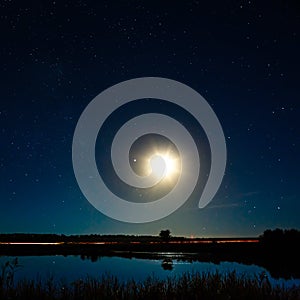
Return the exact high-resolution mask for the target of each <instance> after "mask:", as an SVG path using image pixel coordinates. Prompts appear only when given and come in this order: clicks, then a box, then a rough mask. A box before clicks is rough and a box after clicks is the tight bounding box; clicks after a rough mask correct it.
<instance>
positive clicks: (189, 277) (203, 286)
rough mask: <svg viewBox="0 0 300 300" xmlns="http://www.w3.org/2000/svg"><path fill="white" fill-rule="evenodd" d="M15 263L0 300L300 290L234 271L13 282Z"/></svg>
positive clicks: (299, 293) (295, 295) (235, 295)
mask: <svg viewBox="0 0 300 300" xmlns="http://www.w3.org/2000/svg"><path fill="white" fill-rule="evenodd" d="M17 268H19V265H18V262H17V261H15V262H13V263H6V264H5V265H4V266H2V270H1V273H0V299H1V300H6V299H19V300H22V299H26V300H27V299H39V300H50V299H51V300H52V299H55V300H67V299H76V300H94V299H118V300H119V299H132V300H134V299H155V300H159V299H172V300H173V299H202V300H203V299H216V300H223V299H224V300H225V299H226V300H229V299H230V300H234V299H238V300H240V299H244V300H248V299H249V300H250V299H251V300H253V299H255V300H260V299H261V300H268V299H272V300H273V299H274V300H275V299H276V300H281V299H282V300H299V299H300V287H299V286H294V287H290V288H286V287H283V286H275V287H274V286H272V285H271V284H270V282H269V279H268V277H267V276H266V274H265V273H261V274H259V275H257V276H256V277H249V276H247V275H246V274H244V275H238V274H237V273H236V272H229V273H225V274H223V273H222V274H221V273H219V272H214V273H209V272H203V273H199V272H193V273H183V274H181V275H180V276H173V277H172V276H171V277H168V278H167V279H164V280H163V279H159V278H156V277H155V276H149V277H148V278H147V279H146V280H144V281H136V280H129V281H120V280H119V279H118V278H117V277H115V276H111V275H109V274H106V275H103V276H102V277H100V278H92V277H86V278H85V279H84V280H82V279H79V280H76V281H74V282H72V283H65V282H62V281H58V280H56V279H55V278H53V277H49V278H48V279H47V280H42V279H41V278H38V279H36V280H28V279H23V280H20V281H17V282H14V273H15V271H16V269H17Z"/></svg>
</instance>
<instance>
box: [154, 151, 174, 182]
mask: <svg viewBox="0 0 300 300" xmlns="http://www.w3.org/2000/svg"><path fill="white" fill-rule="evenodd" d="M149 165H150V172H151V173H152V175H154V176H156V177H157V178H161V179H171V178H172V176H173V175H175V174H176V173H177V172H179V163H178V158H175V157H172V156H170V155H169V154H167V153H166V154H162V153H155V154H154V155H152V156H151V157H150V159H149Z"/></svg>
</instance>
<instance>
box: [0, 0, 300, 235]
mask: <svg viewBox="0 0 300 300" xmlns="http://www.w3.org/2000/svg"><path fill="white" fill-rule="evenodd" d="M0 36H1V45H0V62H1V63H0V70H1V71H0V79H1V80H0V86H1V96H0V124H1V127H0V207H1V209H0V232H3V233H10V232H37V233H63V234H90V233H99V234H107V233H125V234H157V233H158V232H159V231H160V230H161V229H164V228H169V229H170V230H171V232H172V233H173V234H175V235H186V236H191V235H193V236H213V237H214V236H256V235H259V234H261V233H262V232H263V231H264V230H265V229H268V228H276V227H281V228H296V229H300V219H299V213H300V201H299V200H300V190H299V167H300V164H299V162H300V158H299V152H300V134H299V133H300V123H299V117H300V115H299V106H300V105H299V101H300V98H299V95H300V87H299V67H300V64H299V62H300V61H299V53H300V6H299V3H297V1H292V0H290V1H289V0H281V1H279V0H273V1H228V0H225V1H153V0H152V1H77V0H75V1H43V2H40V1H39V2H38V1H1V4H0ZM147 76H154V77H165V78H170V79H173V80H177V81H180V82H182V83H185V84H187V85H188V86H190V87H191V88H193V89H195V90H196V91H197V92H199V93H200V94H201V95H202V96H203V97H204V98H205V99H206V100H207V102H208V103H209V104H210V105H211V107H212V108H213V110H214V111H215V113H216V115H217V116H218V119H219V121H220V123H221V124H222V128H223V131H224V135H225V138H226V143H227V151H228V157H227V167H226V173H225V176H224V179H223V183H222V185H221V187H220V189H219V191H218V193H217V194H216V196H215V198H214V199H213V201H212V202H211V203H210V204H209V205H208V206H207V207H205V208H204V209H198V208H197V207H196V206H195V205H184V206H183V207H182V208H181V209H179V210H177V211H176V212H174V213H173V214H171V215H170V216H168V217H166V218H164V219H161V220H159V221H156V222H152V223H146V224H130V223H123V222H119V221H116V220H113V219H111V218H109V217H107V216H105V215H104V214H102V213H100V212H99V211H98V210H96V209H95V208H94V207H93V206H92V205H91V204H90V203H89V202H88V201H87V200H86V198H85V197H84V196H83V194H82V193H81V191H80V189H79V187H78V185H77V182H76V179H75V176H74V172H73V167H72V139H73V134H74V130H75V126H76V124H77V121H78V119H79V117H80V115H81V113H82V111H83V110H84V108H85V107H86V106H87V105H88V103H89V102H90V101H91V100H92V99H93V98H94V97H95V96H97V95H98V94H99V93H100V92H101V91H103V90H104V89H106V88H108V87H110V86H112V85H114V84H116V83H119V82H121V81H124V80H128V79H132V78H137V77H147ZM99 159H100V160H101V157H100V158H99Z"/></svg>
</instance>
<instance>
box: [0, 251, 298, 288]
mask: <svg viewBox="0 0 300 300" xmlns="http://www.w3.org/2000/svg"><path fill="white" fill-rule="evenodd" d="M12 259H13V257H5V256H2V257H0V266H2V265H3V264H4V263H5V262H6V261H8V260H9V261H11V260H12ZM18 259H19V264H21V265H22V267H21V268H20V269H18V271H17V272H16V274H15V278H16V280H20V279H22V278H27V279H35V278H37V277H40V278H42V279H47V278H49V276H52V275H53V276H54V277H55V278H56V279H58V280H63V281H64V282H65V281H67V282H72V281H74V280H77V279H84V278H86V277H87V276H91V277H94V278H97V277H101V275H105V274H110V275H115V276H117V277H118V278H119V279H120V280H129V279H132V278H133V279H135V280H138V281H139V280H143V279H145V278H147V277H148V276H149V275H151V276H152V275H153V276H155V277H157V278H161V279H163V278H167V277H168V276H178V275H180V274H182V273H183V272H195V271H198V272H207V271H209V272H216V271H219V272H221V273H226V272H230V271H234V270H235V271H236V272H237V274H246V275H247V276H255V275H258V274H260V273H261V272H266V274H267V276H268V277H269V279H270V282H271V283H272V284H274V285H276V284H280V285H282V284H283V285H284V286H286V287H288V286H292V285H294V284H296V285H300V278H297V279H291V280H284V279H274V278H272V277H271V276H270V274H269V272H268V271H266V270H265V269H264V268H262V267H258V266H255V265H243V264H238V263H232V262H222V263H220V264H218V265H217V264H213V263H207V262H193V263H190V262H183V261H177V260H176V259H174V260H173V265H172V270H165V269H164V268H163V267H162V260H151V259H136V258H132V259H129V258H121V257H100V258H99V259H98V260H97V261H96V262H92V261H91V260H88V259H85V260H82V259H81V258H80V257H79V256H67V257H64V256H20V257H18Z"/></svg>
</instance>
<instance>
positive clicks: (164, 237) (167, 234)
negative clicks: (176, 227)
mask: <svg viewBox="0 0 300 300" xmlns="http://www.w3.org/2000/svg"><path fill="white" fill-rule="evenodd" d="M159 236H160V238H161V239H162V240H163V241H165V242H167V241H169V240H170V238H171V231H170V230H169V229H166V230H161V231H160V233H159Z"/></svg>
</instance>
